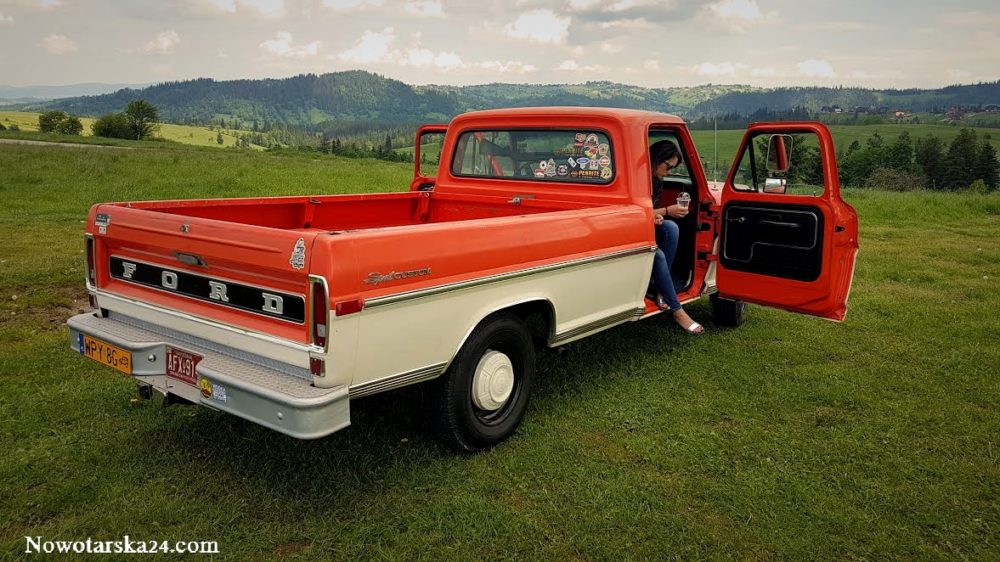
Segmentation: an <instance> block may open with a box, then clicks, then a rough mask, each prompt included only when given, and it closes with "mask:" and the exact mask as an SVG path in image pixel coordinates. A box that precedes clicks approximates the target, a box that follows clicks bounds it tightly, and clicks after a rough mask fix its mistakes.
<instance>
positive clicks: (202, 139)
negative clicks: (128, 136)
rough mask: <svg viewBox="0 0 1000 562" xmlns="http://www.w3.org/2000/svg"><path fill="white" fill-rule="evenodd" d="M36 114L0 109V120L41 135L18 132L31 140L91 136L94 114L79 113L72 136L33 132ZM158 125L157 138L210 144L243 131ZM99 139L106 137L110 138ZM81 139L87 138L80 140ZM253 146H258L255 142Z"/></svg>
mask: <svg viewBox="0 0 1000 562" xmlns="http://www.w3.org/2000/svg"><path fill="white" fill-rule="evenodd" d="M38 115H39V114H38V113H34V112H30V111H0V124H2V125H3V126H4V127H8V128H9V127H10V126H11V125H17V126H18V128H19V129H21V131H23V132H27V133H31V132H35V133H36V134H37V135H41V137H40V138H37V139H36V136H33V135H20V136H21V137H23V138H30V139H32V140H46V138H47V139H48V140H54V141H57V142H80V141H81V140H82V139H86V138H87V137H92V134H91V130H90V126H91V125H93V123H94V118H92V117H81V118H80V122H81V123H82V124H83V133H82V135H81V136H79V137H72V136H68V135H47V134H42V133H37V131H38ZM158 127H159V128H158V129H157V131H156V138H157V139H161V140H168V141H174V142H178V143H181V144H188V145H194V146H204V147H212V148H225V147H232V146H236V143H237V140H238V137H237V135H238V134H242V133H246V132H247V131H240V130H235V129H222V130H221V131H220V130H219V129H209V128H208V127H198V126H193V125H175V124H173V123H160V124H159V125H158ZM220 132H221V133H222V144H219V142H218V135H219V133H220ZM11 136H18V135H16V134H15V133H11V132H7V131H2V132H0V138H9V137H11ZM95 140H96V139H95ZM101 140H104V141H107V140H112V139H101ZM83 142H87V141H86V140H83ZM255 148H260V147H256V146H255Z"/></svg>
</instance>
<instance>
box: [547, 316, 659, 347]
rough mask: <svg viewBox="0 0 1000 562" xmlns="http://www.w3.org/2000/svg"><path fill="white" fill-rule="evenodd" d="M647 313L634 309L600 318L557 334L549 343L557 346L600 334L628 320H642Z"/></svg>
mask: <svg viewBox="0 0 1000 562" xmlns="http://www.w3.org/2000/svg"><path fill="white" fill-rule="evenodd" d="M645 311H646V309H645V308H641V307H640V308H632V309H629V310H623V311H621V312H619V313H618V314H612V315H611V316H607V317H605V318H600V319H598V320H595V321H593V322H590V323H589V324H584V325H583V326H578V327H576V328H573V329H572V330H567V331H565V332H560V333H558V334H556V335H555V336H554V337H553V338H552V340H551V341H550V342H549V346H557V345H560V344H562V343H565V342H566V341H568V340H571V339H574V338H578V337H580V336H582V335H585V334H590V333H592V332H598V331H600V330H603V329H605V328H610V327H611V326H614V325H615V324H620V323H622V322H626V321H628V320H638V319H639V318H642V315H643V313H644V312H645Z"/></svg>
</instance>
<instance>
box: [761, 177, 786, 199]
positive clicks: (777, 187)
mask: <svg viewBox="0 0 1000 562" xmlns="http://www.w3.org/2000/svg"><path fill="white" fill-rule="evenodd" d="M786 185H787V183H786V180H785V179H783V178H767V179H765V180H764V193H773V194H775V195H784V194H785V188H786Z"/></svg>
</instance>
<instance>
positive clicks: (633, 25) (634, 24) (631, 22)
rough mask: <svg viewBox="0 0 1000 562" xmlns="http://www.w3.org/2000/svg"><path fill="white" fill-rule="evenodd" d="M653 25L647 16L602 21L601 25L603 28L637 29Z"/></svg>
mask: <svg viewBox="0 0 1000 562" xmlns="http://www.w3.org/2000/svg"><path fill="white" fill-rule="evenodd" d="M651 25H652V24H650V23H649V20H647V19H646V18H632V19H620V20H609V21H602V22H601V25H600V27H601V29H622V30H635V29H645V28H648V27H651Z"/></svg>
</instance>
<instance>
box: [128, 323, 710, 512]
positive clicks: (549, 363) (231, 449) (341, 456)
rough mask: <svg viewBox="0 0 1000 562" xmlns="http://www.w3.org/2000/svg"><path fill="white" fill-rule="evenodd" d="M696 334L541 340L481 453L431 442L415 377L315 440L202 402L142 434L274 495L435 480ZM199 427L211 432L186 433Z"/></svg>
mask: <svg viewBox="0 0 1000 562" xmlns="http://www.w3.org/2000/svg"><path fill="white" fill-rule="evenodd" d="M692 312H693V315H694V316H695V317H696V318H699V319H701V320H702V321H703V322H705V317H706V316H707V315H708V311H707V307H702V306H698V305H696V306H695V307H694V308H693V310H692ZM694 344H695V340H694V338H692V337H691V336H689V335H687V334H685V333H683V332H682V331H681V330H680V329H679V328H678V327H677V326H676V325H674V323H673V322H672V321H670V319H668V318H654V319H649V320H645V321H642V322H636V323H628V324H625V325H622V326H618V327H616V328H614V329H611V330H608V331H606V332H604V333H601V334H597V335H595V336H592V337H590V338H587V339H585V340H582V341H580V342H578V343H575V344H570V345H569V346H567V349H565V350H563V351H559V350H549V349H543V350H539V353H538V370H537V376H536V384H535V389H534V391H533V395H532V402H531V404H530V405H529V411H528V414H527V416H526V418H525V421H524V424H522V427H521V430H520V431H519V433H518V434H515V436H514V437H512V438H511V440H509V441H507V442H505V443H501V444H500V445H498V446H497V447H495V448H493V449H491V450H489V451H485V452H483V453H480V454H479V455H465V454H462V453H458V452H455V451H452V450H450V449H447V448H445V447H443V446H441V445H439V444H438V443H437V441H436V440H435V439H434V435H433V427H432V425H431V423H429V420H428V419H427V416H426V415H425V413H426V411H427V408H428V406H429V404H428V400H429V398H428V397H427V396H426V395H425V392H424V388H423V387H422V385H418V386H414V387H407V388H403V389H399V390H396V391H393V392H389V393H386V394H381V395H375V396H371V397H368V398H364V399H361V400H356V401H354V402H352V404H351V417H352V424H351V426H350V427H348V428H347V429H345V430H342V431H340V432H338V433H335V434H333V435H330V436H328V437H326V438H324V439H321V440H318V441H298V440H295V439H293V438H290V437H287V436H284V435H281V434H279V433H277V432H274V431H271V430H268V429H265V428H262V427H259V426H257V425H254V424H252V423H249V422H246V421H243V420H240V419H238V418H235V417H232V416H228V415H225V414H221V413H216V412H211V411H208V410H204V409H199V410H195V411H196V412H197V413H196V414H194V415H187V416H184V417H183V420H182V421H180V425H179V426H178V425H174V424H170V427H166V428H164V430H163V431H162V433H161V432H156V433H157V434H156V435H146V436H145V439H149V440H151V441H153V442H158V443H160V444H163V445H165V446H166V449H168V450H169V449H173V450H174V452H168V453H167V454H169V455H171V456H173V455H174V454H176V452H177V450H181V449H183V451H184V456H185V457H188V458H189V459H190V461H191V464H192V465H195V464H196V465H197V470H198V471H203V472H207V473H210V474H213V475H215V476H216V478H220V477H221V478H233V479H236V480H239V481H240V482H241V487H244V488H245V487H247V486H248V485H250V486H251V487H252V488H254V489H259V490H267V492H266V493H267V494H268V495H273V496H274V497H289V496H292V497H297V498H299V500H301V501H302V502H304V503H305V504H310V503H313V501H314V500H322V499H323V498H326V500H329V498H330V497H336V498H338V499H337V501H338V502H341V501H346V500H347V498H350V497H355V498H356V497H357V496H360V495H364V494H367V493H370V491H371V490H383V489H384V488H385V487H386V486H392V485H394V484H396V483H399V482H400V481H407V482H430V483H434V482H437V479H438V476H436V472H435V471H440V470H442V469H444V470H445V471H459V472H461V471H462V470H463V468H462V467H463V466H464V465H466V464H467V463H468V462H469V460H470V459H474V458H475V457H476V456H482V455H507V454H516V453H517V450H518V449H519V448H521V447H522V446H529V447H530V445H529V444H527V443H519V440H522V439H529V437H526V436H525V435H524V434H525V433H526V432H525V427H526V426H527V427H530V426H531V425H532V423H533V419H535V418H537V417H538V416H544V415H545V414H546V411H548V410H550V409H552V408H558V406H559V405H560V403H564V402H566V401H570V400H572V401H579V400H589V399H591V398H596V397H599V396H600V395H601V393H602V392H605V391H606V387H607V384H608V383H609V382H613V381H611V380H610V379H621V378H623V377H624V376H627V375H628V374H629V373H628V370H629V365H630V364H631V363H632V362H633V361H634V360H636V359H637V358H638V359H640V360H642V359H646V360H648V359H650V358H653V359H657V358H662V360H663V361H664V362H665V364H666V366H667V367H669V366H670V365H669V362H670V355H669V353H668V352H669V351H671V350H672V351H674V352H679V351H681V350H683V349H684V348H685V347H688V346H691V345H694ZM602 387H605V388H602ZM570 397H572V398H570ZM179 409H182V408H179ZM171 417H174V416H171ZM206 432H210V433H211V434H212V435H213V438H212V439H210V440H203V439H199V440H193V441H192V440H191V439H190V435H192V434H205V433H206ZM166 464H169V462H167V463H166ZM191 469H194V466H192V467H191ZM184 470H187V469H184ZM444 478H445V479H447V477H444ZM248 479H250V480H253V481H255V482H253V483H251V482H247V480H248ZM258 486H259V487H258ZM366 490H367V491H366ZM324 505H326V507H324ZM315 507H316V508H317V509H319V510H321V511H322V510H323V509H326V508H327V507H329V505H328V504H323V503H322V501H320V502H319V503H316V504H315Z"/></svg>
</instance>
